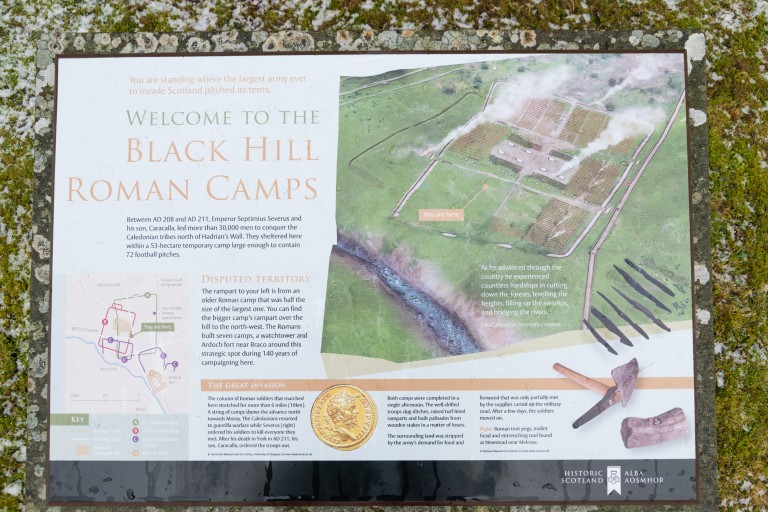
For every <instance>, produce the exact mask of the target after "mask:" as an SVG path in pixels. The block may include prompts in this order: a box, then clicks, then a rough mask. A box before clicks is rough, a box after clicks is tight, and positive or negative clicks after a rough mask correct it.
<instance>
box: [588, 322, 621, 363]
mask: <svg viewBox="0 0 768 512" xmlns="http://www.w3.org/2000/svg"><path fill="white" fill-rule="evenodd" d="M582 322H584V325H586V326H587V329H589V332H591V333H592V336H594V337H595V339H596V340H597V342H598V343H600V344H601V345H602V346H604V347H605V348H606V349H607V350H608V352H610V353H611V354H613V355H615V356H617V355H619V353H618V352H616V349H615V348H613V347H612V346H611V345H610V344H609V343H608V342H607V341H605V339H604V338H603V337H602V336H600V334H599V333H598V332H597V331H596V330H595V328H594V327H592V325H591V324H590V323H589V322H588V321H586V320H582Z"/></svg>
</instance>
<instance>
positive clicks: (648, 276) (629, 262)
mask: <svg viewBox="0 0 768 512" xmlns="http://www.w3.org/2000/svg"><path fill="white" fill-rule="evenodd" d="M624 262H626V264H627V265H629V266H630V267H632V268H633V269H635V270H637V271H638V272H640V275H641V276H643V277H644V278H646V279H647V280H649V281H650V282H652V283H653V284H655V285H656V286H658V287H659V290H661V291H663V292H664V293H666V294H667V295H669V296H670V297H674V296H675V292H673V291H672V290H670V289H669V288H667V286H666V285H665V284H664V283H662V282H661V281H659V280H658V279H656V278H655V277H653V276H652V275H651V274H649V273H648V272H646V271H645V270H643V269H642V267H640V266H639V265H636V264H635V263H633V262H632V260H630V259H629V258H624Z"/></svg>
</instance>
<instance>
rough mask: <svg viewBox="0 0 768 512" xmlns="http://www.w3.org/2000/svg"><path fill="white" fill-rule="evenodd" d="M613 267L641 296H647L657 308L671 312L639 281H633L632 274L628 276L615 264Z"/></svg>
mask: <svg viewBox="0 0 768 512" xmlns="http://www.w3.org/2000/svg"><path fill="white" fill-rule="evenodd" d="M613 268H615V269H616V272H618V273H619V275H620V276H621V277H623V278H624V280H625V281H626V282H627V284H628V285H629V286H631V287H632V289H633V290H635V291H636V292H637V293H639V294H640V295H642V296H643V297H645V298H647V299H648V300H650V301H651V302H653V303H654V304H656V306H658V307H659V308H661V309H663V310H664V311H666V312H667V313H671V312H672V311H670V310H669V308H668V307H667V306H665V305H664V303H663V302H661V301H660V300H659V299H657V298H656V297H655V296H654V295H653V294H652V293H651V292H649V291H648V290H646V289H645V287H643V285H641V284H640V283H638V282H637V281H635V279H634V278H633V277H632V276H630V275H629V274H627V273H626V272H625V271H624V270H622V269H621V268H619V267H617V266H616V265H614V266H613Z"/></svg>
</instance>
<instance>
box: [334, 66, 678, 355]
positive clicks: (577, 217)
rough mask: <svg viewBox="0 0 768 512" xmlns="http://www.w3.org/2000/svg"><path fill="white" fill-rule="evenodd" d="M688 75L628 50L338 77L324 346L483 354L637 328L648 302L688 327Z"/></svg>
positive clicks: (652, 310)
mask: <svg viewBox="0 0 768 512" xmlns="http://www.w3.org/2000/svg"><path fill="white" fill-rule="evenodd" d="M684 78H685V77H684V69H683V60H682V58H681V57H680V56H679V55H620V54H603V55H597V54H596V55H542V56H524V57H520V58H513V59H506V60H496V61H488V62H476V63H469V64H456V65H448V66H441V67H434V68H419V69H398V70H392V71H389V72H386V73H383V74H381V75H376V76H360V77H354V76H352V77H342V79H341V86H340V102H339V104H340V128H339V155H338V170H337V179H338V183H337V210H336V217H337V226H338V243H337V245H336V246H335V247H334V250H333V251H332V255H331V259H330V264H329V281H328V294H327V300H326V317H325V324H324V334H323V349H322V350H323V352H326V353H333V354H346V355H357V356H366V357H374V358H381V359H386V360H390V361H395V362H408V361H414V360H420V359H432V358H437V357H444V356H449V355H462V354H470V353H475V352H484V351H488V350H494V349H497V348H503V347H505V346H508V345H511V344H514V343H518V342H521V341H527V340H531V339H535V338H538V337H544V336H548V335H552V334H557V333H561V332H566V331H577V330H582V329H586V328H587V327H586V323H589V322H591V324H594V325H597V326H599V327H601V328H602V327H603V326H605V327H607V328H610V327H609V326H611V327H612V326H613V325H614V324H616V325H617V326H622V325H628V322H627V321H626V320H625V319H624V317H626V316H627V315H626V312H625V311H624V310H628V309H631V307H632V306H631V304H632V301H635V299H638V300H639V301H640V302H643V304H640V309H639V310H637V311H641V312H643V313H644V309H643V308H646V307H647V308H649V310H648V311H649V314H650V315H651V316H652V317H653V318H654V319H655V320H659V321H661V318H662V317H663V318H664V319H665V320H667V321H680V320H690V318H691V300H690V293H689V292H690V290H689V284H690V230H689V227H688V196H687V187H686V184H687V182H688V163H687V145H686V131H685V108H684V94H683V92H684V82H685V80H684ZM627 260H628V261H629V263H627ZM629 265H634V266H629ZM617 267H618V268H617ZM638 272H645V274H640V273H638ZM632 276H634V277H632ZM646 276H650V277H646ZM635 279H637V280H640V281H643V280H646V281H643V282H646V286H648V287H649V288H650V289H651V290H652V291H653V293H655V294H657V295H658V294H660V293H661V290H665V289H666V290H669V291H670V292H671V291H672V290H671V288H676V289H677V290H678V294H674V293H672V295H671V296H670V297H671V298H668V299H665V300H666V302H668V303H669V304H666V303H662V302H660V301H658V300H657V299H656V296H653V300H655V302H651V303H647V302H644V301H646V297H647V296H640V295H638V294H639V293H641V291H640V290H641V289H642V292H647V290H646V289H645V288H642V285H641V284H640V283H639V281H635ZM648 279H652V280H653V281H647V280H648ZM647 283H651V284H647ZM654 283H659V284H654ZM665 283H666V284H665ZM525 286H528V287H530V288H532V289H526V288H524V287H525ZM659 286H661V287H662V288H660V287H659ZM494 287H495V288H494ZM612 288H613V289H616V290H617V291H616V292H614V291H613V290H612ZM680 292H684V293H680ZM599 294H603V295H599ZM621 294H624V296H626V297H629V299H627V300H626V301H625V299H624V298H623V296H622V295H621ZM648 295H651V294H650V292H648ZM604 297H608V298H607V299H604ZM611 299H613V300H611ZM622 301H625V302H622ZM613 306H616V308H613ZM596 307H597V308H599V309H598V311H597V313H593V310H594V309H595V308H596ZM622 308H623V309H622ZM601 310H602V311H601ZM352 311H354V314H351V313H350V312H352ZM637 311H635V314H636V313H637ZM619 312H620V314H619ZM603 313H605V314H603ZM621 315H624V316H621ZM648 318H651V317H648ZM598 319H604V320H605V321H603V320H598ZM636 319H637V318H636ZM633 321H634V320H633ZM662 323H663V322H662ZM591 324H590V325H591ZM629 325H631V324H629ZM664 325H666V324H664Z"/></svg>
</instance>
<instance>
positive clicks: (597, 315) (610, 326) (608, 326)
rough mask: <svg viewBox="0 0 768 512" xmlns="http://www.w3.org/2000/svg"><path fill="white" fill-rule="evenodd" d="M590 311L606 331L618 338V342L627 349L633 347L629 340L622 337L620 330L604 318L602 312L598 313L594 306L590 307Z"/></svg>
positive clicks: (608, 319)
mask: <svg viewBox="0 0 768 512" xmlns="http://www.w3.org/2000/svg"><path fill="white" fill-rule="evenodd" d="M591 311H592V314H593V315H595V318H597V319H598V320H600V321H601V322H602V323H603V325H604V326H605V328H606V329H608V330H609V331H611V332H612V333H613V334H615V335H616V336H618V337H619V341H620V342H622V343H623V344H625V345H626V346H628V347H632V346H634V345H632V342H631V341H629V338H627V337H626V336H624V333H623V332H621V329H619V327H618V326H617V325H616V324H615V323H613V321H611V319H610V318H608V317H607V316H605V315H604V314H603V313H602V311H600V310H599V309H597V308H596V307H594V306H592V308H591Z"/></svg>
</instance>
